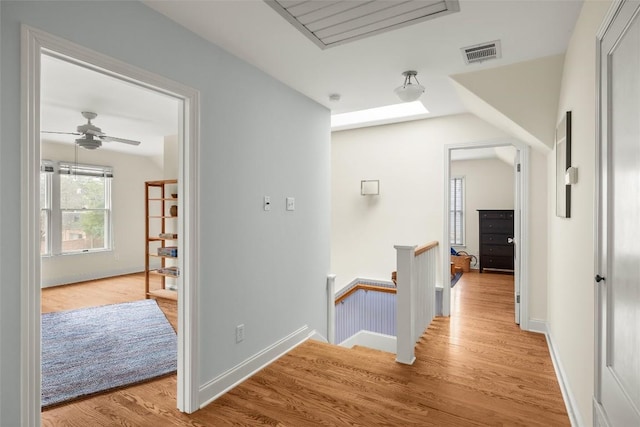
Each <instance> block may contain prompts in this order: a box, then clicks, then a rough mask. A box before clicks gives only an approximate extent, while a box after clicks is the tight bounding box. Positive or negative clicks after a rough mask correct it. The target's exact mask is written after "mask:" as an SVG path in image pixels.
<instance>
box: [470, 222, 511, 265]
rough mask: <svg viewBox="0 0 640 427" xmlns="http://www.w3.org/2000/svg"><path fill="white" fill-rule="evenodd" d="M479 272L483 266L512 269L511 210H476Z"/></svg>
mask: <svg viewBox="0 0 640 427" xmlns="http://www.w3.org/2000/svg"><path fill="white" fill-rule="evenodd" d="M478 218H479V221H480V224H479V225H480V227H479V229H480V257H479V258H480V273H482V270H484V269H485V268H489V269H497V270H510V271H513V243H510V242H509V239H512V238H513V210H478Z"/></svg>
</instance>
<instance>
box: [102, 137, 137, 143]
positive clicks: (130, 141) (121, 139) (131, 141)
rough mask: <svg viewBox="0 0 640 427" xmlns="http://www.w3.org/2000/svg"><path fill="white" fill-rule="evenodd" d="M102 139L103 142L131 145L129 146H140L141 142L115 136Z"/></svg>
mask: <svg viewBox="0 0 640 427" xmlns="http://www.w3.org/2000/svg"><path fill="white" fill-rule="evenodd" d="M99 136H100V135H99ZM100 139H101V140H103V141H113V142H122V143H123V144H129V145H140V141H134V140H132V139H124V138H116V137H115V136H107V135H102V136H100Z"/></svg>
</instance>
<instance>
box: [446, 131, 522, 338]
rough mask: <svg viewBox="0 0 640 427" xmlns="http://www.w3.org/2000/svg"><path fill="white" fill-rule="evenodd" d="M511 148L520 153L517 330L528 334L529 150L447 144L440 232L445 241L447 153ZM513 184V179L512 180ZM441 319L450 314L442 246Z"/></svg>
mask: <svg viewBox="0 0 640 427" xmlns="http://www.w3.org/2000/svg"><path fill="white" fill-rule="evenodd" d="M504 146H513V147H515V148H516V149H517V150H519V151H520V164H521V165H522V168H521V170H522V172H521V173H522V176H521V188H520V190H521V191H520V195H521V197H520V199H521V200H520V206H519V207H518V206H516V209H518V208H519V209H520V212H521V224H522V227H521V229H520V242H518V243H519V246H520V259H521V261H522V262H521V264H520V329H522V330H525V331H527V330H529V259H530V258H529V169H530V166H529V150H530V147H529V145H528V144H526V143H525V142H522V141H520V140H518V139H511V138H509V139H496V140H488V141H478V142H463V143H457V144H447V145H445V147H444V148H445V149H444V180H443V181H444V221H443V223H444V226H443V230H442V241H443V242H448V241H449V197H448V196H449V180H450V179H451V168H450V162H451V150H456V149H473V148H489V147H504ZM514 180H515V178H514ZM441 250H442V251H443V252H442V256H441V258H440V260H441V262H442V268H441V274H442V287H443V292H442V315H443V316H449V315H450V311H451V277H450V276H449V275H448V274H446V273H447V272H448V271H449V263H450V260H449V245H448V244H447V245H444V244H443V245H442V249H441Z"/></svg>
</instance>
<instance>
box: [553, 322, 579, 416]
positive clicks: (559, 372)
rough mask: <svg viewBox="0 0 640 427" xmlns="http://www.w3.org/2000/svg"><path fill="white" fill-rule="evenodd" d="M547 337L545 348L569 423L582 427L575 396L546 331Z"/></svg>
mask: <svg viewBox="0 0 640 427" xmlns="http://www.w3.org/2000/svg"><path fill="white" fill-rule="evenodd" d="M545 336H546V337H547V346H548V347H549V354H550V355H551V362H553V369H554V370H555V371H556V377H557V378H558V385H560V391H561V392H562V399H563V400H564V405H565V407H566V408H567V414H568V415H569V421H570V422H571V425H572V426H584V425H585V424H584V422H583V420H582V418H581V417H580V411H578V410H577V409H578V405H577V403H576V398H575V395H574V394H573V391H571V387H570V386H569V381H567V374H566V373H565V370H564V367H563V366H562V362H561V361H560V357H559V355H558V352H557V351H556V346H555V344H554V340H553V335H552V334H551V331H547V333H546V334H545Z"/></svg>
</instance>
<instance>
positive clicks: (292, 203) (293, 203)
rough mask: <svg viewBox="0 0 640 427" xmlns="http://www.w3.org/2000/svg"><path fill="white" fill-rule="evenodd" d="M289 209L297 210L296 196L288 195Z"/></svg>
mask: <svg viewBox="0 0 640 427" xmlns="http://www.w3.org/2000/svg"><path fill="white" fill-rule="evenodd" d="M287 210H288V211H295V210H296V199H295V197H287Z"/></svg>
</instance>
